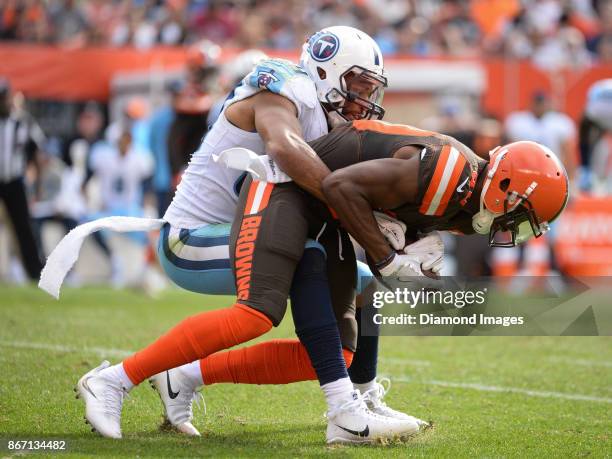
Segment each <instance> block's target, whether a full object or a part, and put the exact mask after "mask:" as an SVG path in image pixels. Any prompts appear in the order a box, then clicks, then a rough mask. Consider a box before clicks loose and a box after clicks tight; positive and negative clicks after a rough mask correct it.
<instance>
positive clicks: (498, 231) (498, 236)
mask: <svg viewBox="0 0 612 459" xmlns="http://www.w3.org/2000/svg"><path fill="white" fill-rule="evenodd" d="M511 194H512V193H509V195H511ZM507 209H508V199H506V201H505V202H504V213H503V215H501V216H499V217H496V218H495V219H494V220H493V222H492V224H491V228H490V230H489V246H491V247H515V246H517V245H518V244H522V243H524V242H526V241H528V240H529V239H531V238H532V237H534V236H535V237H536V238H538V237H540V236H542V234H544V233H546V232H547V231H548V230H549V229H550V227H549V226H548V223H547V222H543V223H540V222H539V219H538V216H537V215H536V212H535V210H534V209H533V207H532V206H531V203H530V202H529V199H527V198H526V197H525V198H522V200H521V205H519V206H518V208H516V209H515V210H513V211H509V212H508V211H507Z"/></svg>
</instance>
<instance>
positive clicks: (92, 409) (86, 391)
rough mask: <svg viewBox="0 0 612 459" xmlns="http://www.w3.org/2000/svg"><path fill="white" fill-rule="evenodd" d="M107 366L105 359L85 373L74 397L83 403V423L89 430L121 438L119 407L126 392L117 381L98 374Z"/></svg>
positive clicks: (109, 436) (104, 435) (105, 435)
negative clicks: (88, 425) (89, 427)
mask: <svg viewBox="0 0 612 459" xmlns="http://www.w3.org/2000/svg"><path fill="white" fill-rule="evenodd" d="M109 366H110V363H109V362H108V361H106V360H105V361H104V362H102V364H101V365H100V366H99V367H97V368H94V369H93V370H91V371H90V372H88V373H85V375H84V376H83V377H82V378H81V379H79V382H78V383H77V386H76V387H75V389H74V390H75V392H77V396H76V397H77V398H80V399H82V400H83V402H84V403H85V423H86V424H90V425H91V431H92V432H98V433H99V434H100V435H102V436H103V437H108V438H121V407H122V406H123V397H124V395H125V393H126V392H125V389H124V388H123V387H122V386H121V383H120V382H119V381H115V380H114V379H111V378H109V377H108V376H103V375H100V372H101V371H102V370H104V369H105V368H108V367H109Z"/></svg>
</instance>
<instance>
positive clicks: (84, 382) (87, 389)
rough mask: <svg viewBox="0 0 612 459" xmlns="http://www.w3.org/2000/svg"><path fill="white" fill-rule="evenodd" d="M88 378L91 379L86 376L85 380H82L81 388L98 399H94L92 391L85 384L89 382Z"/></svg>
mask: <svg viewBox="0 0 612 459" xmlns="http://www.w3.org/2000/svg"><path fill="white" fill-rule="evenodd" d="M89 378H91V376H88V377H87V378H85V379H84V380H83V383H82V384H81V385H82V386H83V388H84V389H85V390H86V391H87V392H89V393H90V394H91V395H93V397H94V398H98V397H96V394H94V393H93V391H92V390H91V389H90V388H89V384H87V381H89Z"/></svg>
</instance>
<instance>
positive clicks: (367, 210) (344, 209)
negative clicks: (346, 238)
mask: <svg viewBox="0 0 612 459" xmlns="http://www.w3.org/2000/svg"><path fill="white" fill-rule="evenodd" d="M323 193H324V194H325V197H326V198H327V202H328V204H329V205H330V206H331V207H332V208H333V209H334V211H335V212H336V213H337V214H338V218H339V219H340V221H341V222H342V225H343V226H344V227H345V229H346V230H347V231H348V232H349V233H350V234H351V236H353V237H354V238H355V240H356V241H357V242H358V243H359V244H360V245H361V246H362V247H363V248H364V250H365V251H366V252H367V253H368V255H369V256H370V257H371V258H372V259H373V260H374V262H379V261H381V260H384V259H385V258H387V257H388V256H389V254H390V252H391V250H392V249H391V247H390V246H389V244H388V243H387V240H386V239H385V237H384V236H383V235H382V233H381V232H380V230H379V229H378V224H377V223H376V219H375V218H374V215H373V214H372V207H371V206H370V203H369V202H368V201H367V199H365V197H364V196H363V195H362V194H361V193H360V192H359V190H358V189H357V187H355V186H354V185H353V184H352V183H351V182H348V181H343V180H341V179H339V178H338V177H336V176H335V174H332V175H330V176H329V177H328V178H327V179H325V180H324V181H323Z"/></svg>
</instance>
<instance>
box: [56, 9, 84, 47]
mask: <svg viewBox="0 0 612 459" xmlns="http://www.w3.org/2000/svg"><path fill="white" fill-rule="evenodd" d="M48 12H49V16H50V19H51V25H52V27H53V36H54V41H55V42H57V43H62V44H72V45H76V46H78V45H80V46H82V45H84V44H85V40H86V38H87V36H86V30H87V22H86V21H85V16H84V14H83V12H82V11H81V5H80V4H77V3H76V2H75V1H74V0H59V1H57V0H56V1H55V2H50V3H49V10H48Z"/></svg>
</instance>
